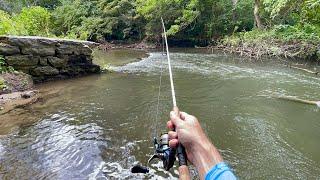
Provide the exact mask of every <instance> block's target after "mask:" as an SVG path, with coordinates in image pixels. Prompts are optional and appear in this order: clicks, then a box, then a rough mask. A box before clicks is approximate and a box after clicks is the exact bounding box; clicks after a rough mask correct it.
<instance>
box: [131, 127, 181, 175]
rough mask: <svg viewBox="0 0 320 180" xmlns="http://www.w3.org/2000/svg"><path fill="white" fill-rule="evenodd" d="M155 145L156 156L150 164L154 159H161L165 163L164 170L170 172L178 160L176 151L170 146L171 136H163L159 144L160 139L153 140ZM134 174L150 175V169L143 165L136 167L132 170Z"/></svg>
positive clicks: (151, 159)
mask: <svg viewBox="0 0 320 180" xmlns="http://www.w3.org/2000/svg"><path fill="white" fill-rule="evenodd" d="M153 145H154V149H155V151H154V154H153V156H152V157H151V158H150V159H149V160H148V164H150V163H151V161H153V160H154V159H159V160H161V161H162V163H163V168H164V169H165V170H166V171H169V170H170V169H171V168H172V167H173V165H174V162H175V160H176V150H175V149H172V148H170V146H169V135H168V134H167V133H165V134H162V135H161V137H160V140H159V143H158V139H157V138H154V139H153ZM131 172H132V173H148V172H149V169H148V168H147V167H144V166H141V165H135V166H134V167H133V168H132V169H131Z"/></svg>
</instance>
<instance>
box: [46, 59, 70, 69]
mask: <svg viewBox="0 0 320 180" xmlns="http://www.w3.org/2000/svg"><path fill="white" fill-rule="evenodd" d="M48 62H49V63H50V64H51V65H52V66H53V67H56V68H62V67H66V65H67V63H68V59H62V58H58V57H48Z"/></svg>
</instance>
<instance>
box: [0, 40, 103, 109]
mask: <svg viewBox="0 0 320 180" xmlns="http://www.w3.org/2000/svg"><path fill="white" fill-rule="evenodd" d="M98 45H99V44H97V43H94V42H88V41H78V40H66V39H55V38H44V37H30V36H23V37H21V36H0V57H1V60H2V64H1V65H0V67H1V66H5V67H10V68H6V69H11V70H9V71H5V72H2V73H1V74H0V114H3V113H7V112H10V111H11V110H12V109H14V108H16V107H22V106H25V105H28V104H32V103H35V102H36V101H38V99H39V98H40V97H41V93H39V92H38V91H37V90H33V87H34V86H33V85H34V83H41V82H46V81H51V80H57V79H68V78H73V77H79V76H84V75H89V74H97V73H100V72H101V69H100V66H99V65H96V64H94V63H93V57H92V53H93V51H92V48H93V47H96V46H98ZM3 61H4V62H3ZM3 63H4V64H3Z"/></svg>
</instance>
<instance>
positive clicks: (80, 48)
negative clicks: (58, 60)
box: [57, 43, 92, 55]
mask: <svg viewBox="0 0 320 180" xmlns="http://www.w3.org/2000/svg"><path fill="white" fill-rule="evenodd" d="M57 54H61V55H72V54H74V55H91V54H92V50H91V49H90V48H89V46H87V45H84V44H78V45H76V46H75V45H74V44H69V43H68V44H66V43H65V44H60V45H59V46H58V48H57Z"/></svg>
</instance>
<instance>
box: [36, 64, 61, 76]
mask: <svg viewBox="0 0 320 180" xmlns="http://www.w3.org/2000/svg"><path fill="white" fill-rule="evenodd" d="M30 73H31V75H33V76H54V75H58V74H59V70H58V69H56V68H53V67H51V66H43V67H36V68H34V69H32V70H31V71H30Z"/></svg>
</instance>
